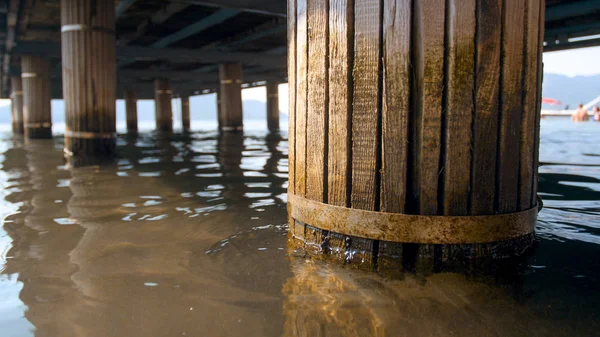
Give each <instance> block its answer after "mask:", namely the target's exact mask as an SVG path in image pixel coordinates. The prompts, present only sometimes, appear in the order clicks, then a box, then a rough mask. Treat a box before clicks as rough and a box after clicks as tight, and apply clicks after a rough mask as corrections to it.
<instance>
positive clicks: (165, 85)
mask: <svg viewBox="0 0 600 337" xmlns="http://www.w3.org/2000/svg"><path fill="white" fill-rule="evenodd" d="M154 89H155V93H154V104H155V110H156V112H155V113H156V129H157V130H160V131H165V132H172V131H173V107H172V105H171V98H172V91H171V84H170V83H169V80H166V79H157V80H155V81H154Z"/></svg>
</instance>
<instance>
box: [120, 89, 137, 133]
mask: <svg viewBox="0 0 600 337" xmlns="http://www.w3.org/2000/svg"><path fill="white" fill-rule="evenodd" d="M123 97H124V98H125V116H126V120H127V132H130V133H136V132H137V131H138V113H137V97H136V96H135V92H134V91H133V90H131V89H125V92H124V93H123Z"/></svg>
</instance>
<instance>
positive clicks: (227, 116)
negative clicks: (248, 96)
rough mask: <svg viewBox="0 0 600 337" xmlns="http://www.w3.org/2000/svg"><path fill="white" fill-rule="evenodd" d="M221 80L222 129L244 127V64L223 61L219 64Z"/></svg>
mask: <svg viewBox="0 0 600 337" xmlns="http://www.w3.org/2000/svg"><path fill="white" fill-rule="evenodd" d="M219 78H220V81H221V86H220V94H221V99H220V101H221V104H220V107H221V109H220V110H219V114H220V121H221V126H220V128H221V130H222V131H238V130H241V129H243V127H244V124H243V117H242V116H243V115H242V86H241V84H242V65H241V64H239V63H223V64H221V65H219Z"/></svg>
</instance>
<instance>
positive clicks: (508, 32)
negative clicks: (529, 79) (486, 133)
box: [497, 0, 525, 213]
mask: <svg viewBox="0 0 600 337" xmlns="http://www.w3.org/2000/svg"><path fill="white" fill-rule="evenodd" d="M503 6H504V18H503V23H502V79H501V81H502V94H501V106H502V109H501V114H500V127H499V129H500V139H499V155H498V173H497V175H498V181H497V183H498V186H497V194H498V212H500V213H509V212H516V211H517V201H518V197H519V196H518V185H519V157H520V156H519V152H520V135H521V117H522V111H523V46H524V42H525V41H524V27H523V26H524V20H525V1H524V0H511V1H505V2H504V4H503ZM521 23H523V24H521Z"/></svg>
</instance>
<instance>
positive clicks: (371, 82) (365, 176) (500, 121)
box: [288, 0, 545, 258]
mask: <svg viewBox="0 0 600 337" xmlns="http://www.w3.org/2000/svg"><path fill="white" fill-rule="evenodd" d="M544 8H545V1H544V0H532V1H508V0H412V1H408V2H407V1H403V0H386V1H383V0H361V1H358V0H290V1H289V2H288V9H289V11H288V24H289V30H288V36H289V52H288V56H289V58H288V61H289V75H288V77H289V79H290V88H289V90H290V104H291V107H292V108H293V109H290V123H291V124H290V152H289V153H290V158H289V167H290V184H289V186H290V189H289V192H290V195H293V197H291V198H290V200H297V201H298V205H297V207H295V206H294V204H293V202H292V206H291V207H290V208H289V209H290V210H295V212H296V213H295V214H301V213H302V210H300V208H299V207H300V205H301V204H302V203H304V204H305V205H306V204H310V203H316V204H324V205H326V206H328V205H336V206H340V207H345V208H349V209H350V208H351V209H358V210H363V211H367V213H369V214H375V213H379V212H385V213H401V214H402V213H403V214H419V215H423V216H447V217H452V216H471V215H478V216H479V215H483V216H495V215H497V214H510V215H511V216H512V215H513V214H515V213H519V212H526V211H527V212H529V211H531V212H533V211H532V210H534V209H535V208H536V206H537V202H536V198H535V193H536V181H535V180H536V178H537V175H536V170H537V167H536V158H537V153H538V149H537V147H538V142H537V140H536V137H537V135H538V133H537V128H538V127H539V119H538V116H539V101H540V99H541V97H540V93H539V90H538V89H539V84H540V83H539V82H540V76H539V75H540V71H541V70H540V69H541V67H540V63H541V56H540V45H541V42H542V41H543V16H542V13H543V11H544ZM290 214H291V213H290ZM352 214H353V216H355V215H356V213H352ZM379 214H380V213H379ZM290 216H291V215H290ZM301 222H302V220H298V219H296V220H294V219H291V220H290V223H291V225H290V228H291V229H292V232H293V234H294V236H296V237H298V238H301V239H303V240H305V241H306V242H312V243H317V245H316V246H315V247H323V246H319V245H320V244H322V243H323V242H325V241H326V243H327V244H328V245H335V246H336V247H338V248H339V247H340V242H341V241H340V237H343V235H337V236H336V235H331V234H332V233H329V232H328V231H320V232H319V230H318V228H317V230H315V228H314V227H310V226H315V224H311V223H306V222H305V223H306V226H305V225H304V224H302V223H301ZM299 223H300V225H299ZM340 226H343V224H340ZM365 226H367V224H366V223H365ZM302 227H304V228H302ZM330 228H340V227H334V226H330ZM354 229H355V228H353V230H354ZM387 230H389V231H391V232H393V231H394V230H395V229H394V228H388V229H387ZM445 230H447V235H449V236H451V235H452V229H451V228H448V229H445ZM527 230H529V229H527ZM348 232H350V231H348ZM367 232H368V231H367V230H365V231H363V233H367ZM456 232H458V231H456ZM353 233H357V232H356V231H354V232H353ZM515 233H518V235H522V234H521V233H523V231H521V232H515ZM341 234H343V232H342V233H341ZM529 234H530V233H529ZM482 235H483V234H482ZM354 236H356V235H354ZM364 237H368V235H365V236H364ZM380 237H383V234H382V235H381V236H380ZM525 237H527V238H528V239H530V238H531V236H530V235H526V236H523V237H522V238H525ZM346 239H348V240H349V241H351V242H357V241H360V240H357V239H356V238H349V237H348V238H346ZM371 239H372V238H371ZM445 239H448V237H446V238H445ZM516 239H517V240H520V239H521V238H516ZM524 240H525V239H524ZM442 241H443V240H442V239H441V238H440V242H442ZM450 241H452V240H450ZM450 241H443V242H450ZM525 241H526V240H525ZM525 241H524V242H525ZM410 242H415V241H410ZM472 242H481V241H477V239H474V241H472ZM428 243H431V241H429V242H428ZM464 243H471V242H464ZM360 245H361V247H360V249H366V250H368V251H371V253H372V254H373V255H374V256H377V255H385V254H396V253H397V252H396V253H392V250H393V249H392V248H390V247H391V246H390V244H389V243H385V242H383V241H382V242H378V240H377V239H372V240H370V242H366V241H363V242H362V243H361V244H360ZM342 246H343V245H342ZM450 246H451V245H444V246H441V245H429V246H427V247H426V249H425V250H419V253H418V254H420V253H422V252H425V251H427V252H431V253H432V255H433V256H435V258H440V257H444V258H445V257H448V256H450V254H453V253H451V252H454V251H453V249H457V250H460V249H462V248H460V247H457V246H453V247H450ZM508 246H510V245H508ZM515 246H516V245H515ZM345 247H346V248H353V247H352V244H351V245H350V246H345ZM402 247H404V246H401V249H403V248H402ZM482 247H484V246H473V247H471V248H473V249H472V250H471V251H470V252H475V251H480V252H481V251H484V250H485V249H487V248H490V247H492V246H489V245H488V246H485V247H487V248H482ZM354 248H359V247H354ZM492 250H493V249H492ZM404 253H406V252H404ZM460 254H466V253H465V252H464V251H461V253H460ZM396 255H398V254H396ZM399 255H403V253H400V254H399ZM405 255H406V254H405Z"/></svg>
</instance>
